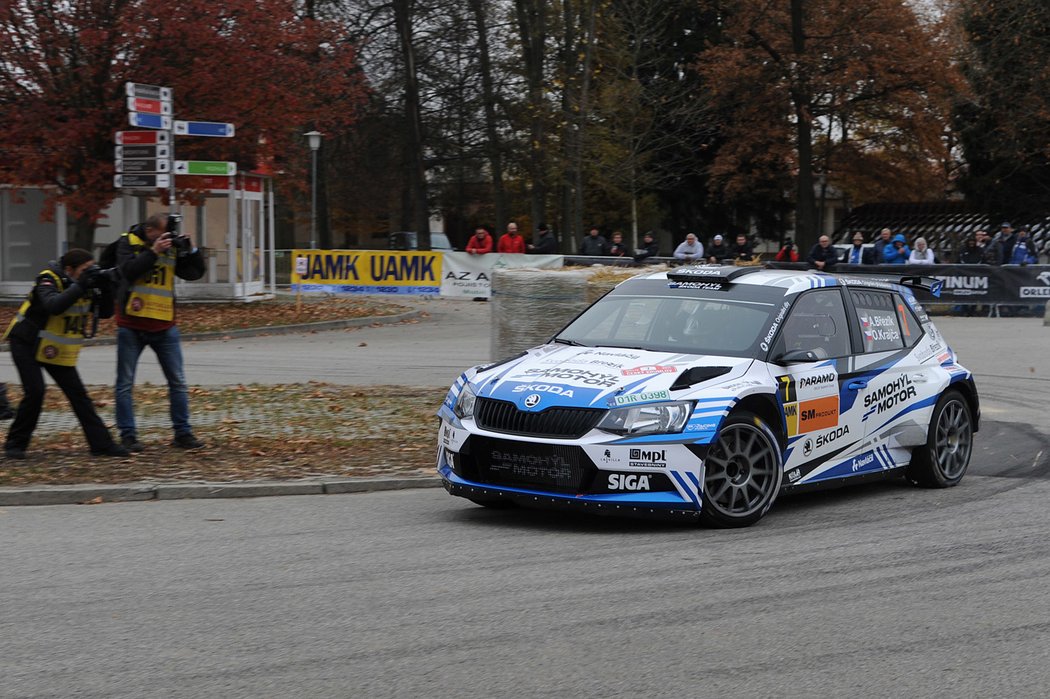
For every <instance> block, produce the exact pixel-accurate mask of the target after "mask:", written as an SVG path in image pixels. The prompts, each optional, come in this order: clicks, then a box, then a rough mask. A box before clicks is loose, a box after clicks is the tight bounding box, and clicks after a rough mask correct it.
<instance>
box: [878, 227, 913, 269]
mask: <svg viewBox="0 0 1050 699" xmlns="http://www.w3.org/2000/svg"><path fill="white" fill-rule="evenodd" d="M909 255H911V249H910V248H909V247H908V243H907V242H905V240H904V236H903V235H902V234H900V233H898V234H897V235H895V236H893V241H892V242H891V244H890V245H887V246H886V247H885V248H883V250H882V262H883V264H887V265H903V264H904V263H905V262H907V261H908V256H909Z"/></svg>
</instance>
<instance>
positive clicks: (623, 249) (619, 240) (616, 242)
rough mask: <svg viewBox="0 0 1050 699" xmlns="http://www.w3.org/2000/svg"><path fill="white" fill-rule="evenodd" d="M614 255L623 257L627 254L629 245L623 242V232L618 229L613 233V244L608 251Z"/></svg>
mask: <svg viewBox="0 0 1050 699" xmlns="http://www.w3.org/2000/svg"><path fill="white" fill-rule="evenodd" d="M607 254H609V255H612V256H613V257H623V256H624V255H626V254H627V246H626V245H625V244H624V242H623V233H621V232H620V231H616V232H614V233H613V234H612V244H611V245H610V246H609V252H608V253H607Z"/></svg>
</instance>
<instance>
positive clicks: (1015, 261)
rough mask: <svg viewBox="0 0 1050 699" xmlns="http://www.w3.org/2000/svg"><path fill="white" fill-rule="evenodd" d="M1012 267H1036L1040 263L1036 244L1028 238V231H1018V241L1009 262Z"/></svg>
mask: <svg viewBox="0 0 1050 699" xmlns="http://www.w3.org/2000/svg"><path fill="white" fill-rule="evenodd" d="M1007 263H1008V264H1011V265H1034V264H1038V263H1039V255H1038V254H1037V253H1036V248H1035V243H1033V242H1032V239H1031V238H1029V237H1028V229H1027V228H1021V229H1019V230H1018V231H1017V241H1016V242H1015V243H1014V249H1013V250H1012V251H1011V253H1010V259H1009V260H1008V261H1007Z"/></svg>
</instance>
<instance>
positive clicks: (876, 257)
mask: <svg viewBox="0 0 1050 699" xmlns="http://www.w3.org/2000/svg"><path fill="white" fill-rule="evenodd" d="M892 236H893V231H891V230H890V229H889V228H883V229H882V230H881V231H879V237H878V239H877V240H876V241H875V242H874V243H873V244H872V246H871V247H872V254H871V263H872V264H875V265H881V264H882V263H883V262H884V261H885V259H886V256H885V252H886V247H887V246H889V245H890V238H891V237H892Z"/></svg>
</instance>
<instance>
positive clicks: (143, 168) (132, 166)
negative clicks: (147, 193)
mask: <svg viewBox="0 0 1050 699" xmlns="http://www.w3.org/2000/svg"><path fill="white" fill-rule="evenodd" d="M116 169H117V172H142V173H147V172H148V173H156V172H169V171H170V170H171V161H170V160H159V159H157V158H142V159H139V158H132V159H129V160H119V159H118V160H117V168H116Z"/></svg>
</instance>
